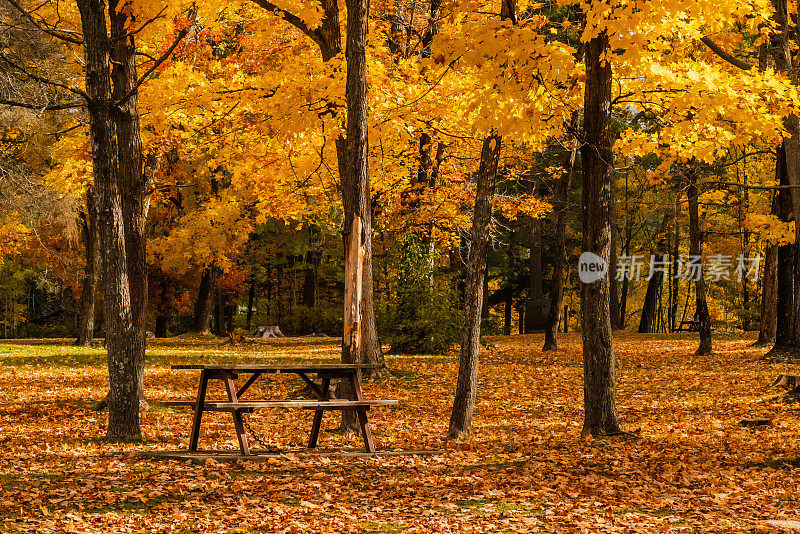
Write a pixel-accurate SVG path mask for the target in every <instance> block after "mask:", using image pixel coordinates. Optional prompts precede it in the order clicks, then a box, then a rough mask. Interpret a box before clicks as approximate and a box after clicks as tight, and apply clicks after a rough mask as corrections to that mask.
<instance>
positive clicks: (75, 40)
mask: <svg viewBox="0 0 800 534" xmlns="http://www.w3.org/2000/svg"><path fill="white" fill-rule="evenodd" d="M8 3H9V4H11V5H12V6H14V8H16V10H17V11H19V12H20V13H21V14H22V16H23V17H25V18H26V19H28V22H30V23H31V24H33V25H34V27H36V29H37V30H39V31H42V32H44V33H46V34H48V35H52V36H53V37H55V38H57V39H61V40H62V41H66V42H68V43H72V44H77V45H82V44H83V37H82V36H80V37H74V36H73V35H70V34H74V35H80V34H79V33H77V32H73V31H70V30H59V29H55V30H53V29H50V28H46V27H44V26H42V25H41V24H40V23H38V22H36V20H34V18H33V16H32V15H31V14H30V13H28V12H27V11H25V9H24V8H23V7H22V6H21V5H19V4H18V3H17V2H16V0H8Z"/></svg>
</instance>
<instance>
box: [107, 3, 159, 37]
mask: <svg viewBox="0 0 800 534" xmlns="http://www.w3.org/2000/svg"><path fill="white" fill-rule="evenodd" d="M166 10H167V6H164V7H163V8H161V11H159V12H158V13H156V15H155V16H154V17H153V18H150V19H148V20H146V21H145V22H144V23H142V25H141V26H139V27H138V28H136V29H135V30H131V31H129V32H128V33H124V34H122V35H120V36H118V37H117V38H116V39H115V40H117V41H121V40H123V39H127V38H128V37H133V36H134V35H136V34H137V33H139V32H141V31H142V30H144V29H145V28H147V27H148V26H149V25H150V24H152V23H153V22H155V21H156V20H158V19H159V18H161V15H162V14H163V13H164V11H166Z"/></svg>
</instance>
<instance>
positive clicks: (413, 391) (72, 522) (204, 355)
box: [0, 334, 800, 533]
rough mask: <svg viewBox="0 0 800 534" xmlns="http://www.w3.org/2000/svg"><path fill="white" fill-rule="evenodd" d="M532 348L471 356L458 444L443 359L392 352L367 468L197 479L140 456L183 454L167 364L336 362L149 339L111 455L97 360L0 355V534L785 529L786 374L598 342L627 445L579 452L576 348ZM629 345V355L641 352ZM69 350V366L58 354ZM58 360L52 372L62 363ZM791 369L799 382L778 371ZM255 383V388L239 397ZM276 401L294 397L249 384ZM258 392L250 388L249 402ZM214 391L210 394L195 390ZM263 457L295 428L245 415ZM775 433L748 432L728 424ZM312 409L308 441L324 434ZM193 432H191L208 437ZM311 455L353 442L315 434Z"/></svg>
mask: <svg viewBox="0 0 800 534" xmlns="http://www.w3.org/2000/svg"><path fill="white" fill-rule="evenodd" d="M540 337H541V336H510V337H500V338H494V339H492V343H493V345H494V349H492V351H486V352H485V353H484V354H483V355H482V361H481V378H480V386H479V392H478V394H479V399H478V408H477V412H476V417H475V421H474V435H473V438H472V439H471V440H470V441H469V442H465V443H459V442H450V441H447V440H446V439H444V435H445V433H446V425H447V421H448V417H449V410H450V403H451V402H452V392H453V388H454V379H455V374H456V369H457V359H456V357H455V356H452V357H444V358H443V357H433V356H430V357H425V356H414V357H405V356H396V357H394V358H393V359H391V360H390V362H389V363H390V366H391V367H392V369H393V370H395V371H396V374H395V375H393V376H390V377H387V378H384V379H381V380H379V381H374V382H368V383H366V384H365V393H366V395H367V396H372V397H379V398H398V399H401V406H400V407H398V408H396V409H376V410H373V411H371V412H370V414H371V420H372V422H373V430H374V433H375V439H376V442H377V445H378V447H379V449H381V450H384V451H392V450H398V451H402V450H405V451H409V450H432V451H435V452H434V454H431V455H425V456H385V457H376V458H367V459H358V458H350V457H344V456H342V455H335V454H334V455H331V456H313V457H308V456H303V455H301V454H299V453H298V454H292V453H289V454H285V455H282V456H280V457H276V458H270V459H269V460H268V461H266V462H261V463H258V462H252V461H237V462H234V463H225V462H216V461H213V460H211V461H207V462H206V463H205V464H203V465H193V464H190V463H186V462H176V461H157V460H152V459H143V458H141V457H138V456H135V455H134V453H136V452H137V451H143V450H175V449H185V448H186V443H187V439H188V430H189V426H190V420H191V413H190V411H188V410H186V409H174V408H164V407H160V406H158V404H157V401H159V400H167V399H175V398H191V397H192V396H193V394H194V388H195V387H196V380H197V376H196V375H194V374H192V373H191V372H176V371H171V370H169V368H168V367H169V364H171V363H176V362H177V361H179V360H180V361H187V362H188V361H196V362H199V361H204V362H208V361H259V360H261V361H263V360H274V359H276V358H281V359H283V361H298V362H299V361H303V360H306V361H308V360H312V359H314V360H318V359H320V358H321V357H330V358H335V356H336V353H337V351H338V346H337V342H336V340H328V341H326V342H325V343H324V344H322V345H321V344H320V342H319V341H318V340H314V346H313V352H311V351H308V352H304V349H305V347H304V346H303V344H302V342H298V340H291V341H289V340H287V341H285V342H281V343H276V344H274V345H270V346H257V347H241V348H235V349H234V348H231V347H229V346H227V347H226V346H217V345H215V344H213V342H211V341H208V340H206V341H201V340H192V341H191V342H186V343H184V342H179V341H177V340H171V341H165V342H160V343H154V344H153V345H152V346H151V350H150V351H149V358H148V371H147V389H148V392H149V396H150V400H151V401H152V408H151V409H150V410H149V411H147V412H145V413H144V414H143V415H142V427H143V432H144V435H145V440H146V441H145V442H144V443H142V444H137V445H130V444H128V445H109V444H106V443H105V442H104V441H103V439H102V437H103V433H104V425H105V422H104V417H105V415H104V414H98V413H96V412H93V411H91V402H90V400H91V399H98V398H101V397H102V396H103V395H104V394H105V388H106V387H107V386H106V378H105V369H104V357H103V353H102V350H98V349H94V350H93V349H87V350H83V349H76V348H74V347H66V346H60V345H36V346H34V345H22V344H19V345H17V344H14V345H4V346H0V381H2V382H0V383H2V384H3V386H2V389H0V420H1V421H2V426H0V442H2V443H3V455H2V456H0V530H6V531H11V532H16V531H24V532H32V531H35V532H126V531H127V532H165V533H166V532H175V533H179V532H180V533H188V532H249V531H254V532H257V531H269V532H299V533H309V532H424V533H428V532H531V531H542V532H694V531H698V530H700V531H703V532H732V531H740V532H776V531H789V530H791V529H792V528H793V527H792V526H791V525H792V524H793V523H792V522H795V521H797V518H798V517H800V515H798V502H800V501H799V499H800V484H798V482H797V481H796V479H797V476H796V473H797V472H796V469H797V467H798V466H800V461H798V459H797V458H798V456H800V453H798V452H797V451H798V444H800V428H799V427H798V424H797V416H798V413H799V412H798V409H800V407H798V406H797V405H796V404H782V403H780V402H779V401H778V400H777V399H774V398H773V399H772V400H770V395H771V394H772V393H773V392H772V391H771V390H768V389H766V386H768V385H769V384H770V383H771V382H772V381H773V379H774V377H775V376H776V375H777V374H779V373H784V372H786V373H791V372H792V371H793V369H791V368H789V367H788V366H782V365H779V364H767V363H763V362H762V361H761V360H760V355H761V352H759V350H758V349H753V348H751V347H749V343H750V340H741V339H728V340H720V341H718V342H716V345H715V346H717V347H718V350H717V352H716V353H715V354H714V355H712V356H710V357H705V358H698V357H694V356H692V353H693V351H694V348H695V342H694V340H693V339H692V338H691V336H690V335H689V336H685V337H683V336H681V337H677V338H676V339H670V338H666V337H664V336H661V337H659V336H640V335H635V334H622V335H621V336H618V338H617V339H616V340H615V343H616V347H617V354H618V359H619V364H618V380H619V387H618V403H619V411H620V414H621V416H622V418H623V420H624V424H625V425H626V429H627V430H629V431H634V432H635V433H636V434H637V435H638V436H639V437H638V439H620V438H611V439H597V440H584V439H581V438H580V428H581V423H582V415H583V410H582V394H581V384H582V380H581V366H580V365H581V357H580V353H579V350H580V337H579V334H568V335H566V336H564V339H563V340H562V342H561V344H562V346H563V347H564V349H563V350H561V351H559V352H557V353H555V354H553V353H545V354H542V353H541V352H540V351H539V350H538V347H539V346H540V345H541V339H540ZM645 341H646V342H645ZM66 355H68V356H66ZM65 361H68V362H69V364H68V365H64V364H62V362H65ZM795 371H796V370H795ZM254 387H255V386H254ZM264 387H265V388H269V391H268V392H269V393H270V394H271V395H272V396H274V397H280V396H284V395H287V394H288V393H290V392H291V391H293V390H295V389H297V387H299V384H298V383H294V382H293V381H292V380H291V379H287V378H286V377H278V378H275V379H274V380H271V381H269V382H268V383H266V384H265V386H264ZM262 392H267V391H266V390H264V391H262ZM211 394H213V395H221V394H222V392H221V391H216V392H212V393H211ZM247 417H248V421H249V422H250V424H251V426H252V427H253V428H254V430H255V431H256V432H257V433H258V434H259V435H260V437H262V439H265V440H267V441H268V442H269V443H270V444H271V445H273V446H276V447H280V448H284V449H286V448H289V447H298V446H302V444H303V443H304V442H305V440H306V437H307V434H308V431H309V429H310V414H307V413H304V412H287V411H281V410H275V411H266V410H264V411H261V412H257V413H255V414H249V415H247ZM762 418H763V419H770V420H772V421H773V425H772V426H758V427H754V428H746V427H741V426H739V422H740V421H742V420H744V419H762ZM337 424H338V420H337V418H336V416H335V415H330V416H329V415H328V414H326V418H325V419H324V420H323V429H325V428H327V429H331V428H333V427H335V426H337ZM206 425H207V426H206ZM321 445H322V446H323V447H326V448H328V449H337V450H341V449H348V450H358V448H359V447H360V446H361V443H360V441H359V439H358V438H357V437H353V436H342V435H339V434H335V433H325V432H323V434H322V436H321ZM201 447H202V448H212V447H213V448H224V449H232V450H235V449H236V448H237V444H236V438H235V436H234V435H233V432H232V424H231V421H230V416H228V415H227V414H208V419H207V421H206V422H205V423H204V432H203V435H202V436H201Z"/></svg>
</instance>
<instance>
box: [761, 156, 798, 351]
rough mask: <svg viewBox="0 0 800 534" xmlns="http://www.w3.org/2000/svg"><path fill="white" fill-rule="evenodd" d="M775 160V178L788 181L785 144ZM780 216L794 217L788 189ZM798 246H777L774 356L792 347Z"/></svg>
mask: <svg viewBox="0 0 800 534" xmlns="http://www.w3.org/2000/svg"><path fill="white" fill-rule="evenodd" d="M777 156H778V157H777V158H776V160H775V174H776V181H777V182H778V183H779V184H780V185H788V182H789V180H788V177H787V176H786V174H787V172H786V150H785V145H784V144H782V145H781V146H780V147H778V154H777ZM778 218H779V219H780V220H781V221H784V222H788V221H790V220H791V219H792V218H793V212H792V198H791V195H790V193H788V192H787V191H786V190H785V189H781V190H780V191H779V192H778ZM796 253H797V250H796V247H795V246H794V245H791V244H785V245H781V246H780V247H778V258H777V262H778V265H777V271H778V272H777V284H778V286H777V292H778V295H777V301H776V306H775V314H776V320H775V345H773V347H772V349H771V350H770V351H769V353H767V354H768V355H771V356H775V355H777V354H779V353H783V352H785V351H787V350H789V349H790V347H791V338H792V335H791V331H792V324H794V304H793V303H794V291H795V288H794V286H795V277H794V265H795V262H796V259H795V257H794V256H795V255H796Z"/></svg>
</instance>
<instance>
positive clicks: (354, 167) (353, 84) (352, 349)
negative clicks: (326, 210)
mask: <svg viewBox="0 0 800 534" xmlns="http://www.w3.org/2000/svg"><path fill="white" fill-rule="evenodd" d="M346 5H347V45H346V48H345V59H346V61H347V83H346V93H347V130H346V135H347V137H346V138H342V137H339V138H338V139H337V141H336V144H337V150H338V154H339V173H340V175H341V183H342V200H343V204H344V217H345V218H344V232H343V233H344V250H345V271H344V272H345V275H344V278H345V299H344V335H343V339H342V363H359V362H360V361H361V351H362V348H361V342H362V337H361V335H362V324H361V321H362V314H363V310H362V305H363V300H362V293H363V286H364V282H363V280H364V260H365V256H366V246H367V244H369V243H370V241H369V237H368V235H367V234H369V232H370V230H371V228H370V221H369V219H368V217H369V215H370V205H369V193H368V192H369V185H368V184H369V139H368V135H367V127H368V109H367V103H368V102H367V100H368V88H367V61H366V46H367V34H368V26H367V17H368V11H369V3H368V0H346ZM342 156H344V158H343V157H342ZM365 217H367V220H366V221H365V220H364V219H365ZM370 274H371V272H370ZM371 288H372V280H371V276H370V290H371ZM341 393H342V394H343V395H345V397H346V398H349V399H355V392H354V391H352V387H350V385H349V384H347V385H346V387H343V388H342V391H341ZM341 429H342V430H344V431H352V432H357V431H358V421H357V417H356V414H355V412H354V411H353V410H344V411H342V424H341Z"/></svg>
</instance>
